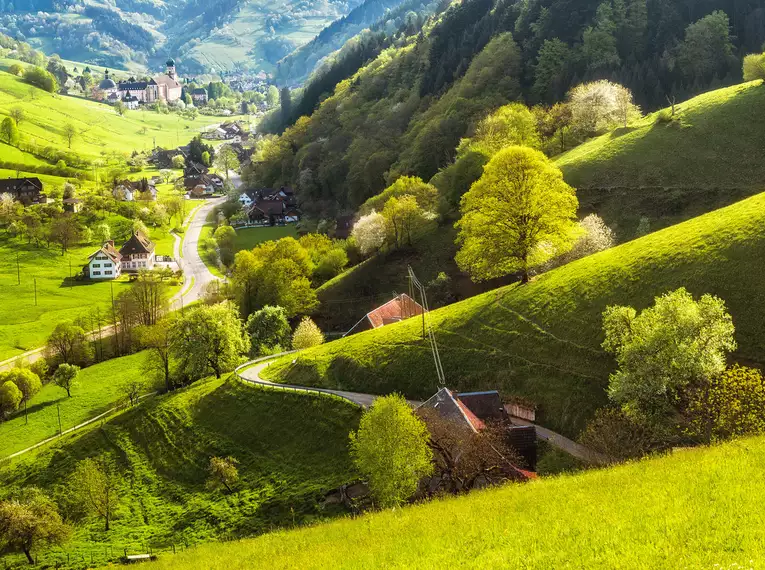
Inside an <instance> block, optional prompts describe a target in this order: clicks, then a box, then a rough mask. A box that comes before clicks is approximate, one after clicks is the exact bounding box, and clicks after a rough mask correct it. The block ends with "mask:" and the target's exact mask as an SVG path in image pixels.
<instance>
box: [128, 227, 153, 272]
mask: <svg viewBox="0 0 765 570" xmlns="http://www.w3.org/2000/svg"><path fill="white" fill-rule="evenodd" d="M120 255H121V256H122V271H123V272H124V273H138V271H140V270H141V269H152V268H153V267H154V263H155V261H156V256H155V254H154V243H153V242H152V241H151V240H150V239H149V238H148V237H146V236H145V235H144V234H143V233H142V232H140V231H138V232H133V235H132V236H130V239H129V240H127V241H126V242H125V245H123V246H122V248H121V249H120Z"/></svg>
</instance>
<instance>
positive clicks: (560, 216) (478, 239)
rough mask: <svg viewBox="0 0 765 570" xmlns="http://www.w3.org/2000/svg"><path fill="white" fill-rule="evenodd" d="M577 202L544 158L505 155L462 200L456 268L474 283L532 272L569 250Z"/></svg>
mask: <svg viewBox="0 0 765 570" xmlns="http://www.w3.org/2000/svg"><path fill="white" fill-rule="evenodd" d="M577 207H578V202H577V199H576V194H575V192H574V189H573V188H571V187H570V186H569V185H568V184H566V183H565V182H564V181H563V175H562V174H561V171H560V170H559V169H558V168H557V167H556V166H555V165H554V164H553V163H552V162H551V161H550V160H549V159H548V158H547V157H545V156H544V155H543V154H542V153H541V152H539V151H536V150H533V149H530V148H524V147H509V148H506V149H504V150H501V151H500V152H498V153H497V154H496V155H494V158H492V159H491V161H490V162H489V163H488V164H487V165H486V167H485V168H484V173H483V176H481V178H480V179H479V180H478V181H477V182H476V183H475V184H473V186H472V187H471V188H470V190H469V191H468V192H467V193H466V194H465V195H464V196H463V197H462V202H461V206H460V208H461V211H462V218H461V219H460V221H459V222H458V223H457V228H458V229H459V235H458V237H457V243H458V244H459V245H460V249H459V251H458V253H457V257H456V261H457V264H458V265H459V266H460V268H461V269H462V270H463V271H466V272H468V273H469V274H470V276H471V277H472V279H473V280H474V281H483V280H486V279H492V278H495V277H502V276H503V275H507V274H509V273H513V272H515V271H520V272H521V278H522V281H523V282H524V283H525V282H527V281H528V280H529V270H530V269H531V268H532V267H534V266H536V265H539V264H541V263H543V262H545V261H547V260H548V259H550V258H551V257H552V256H553V255H554V254H555V253H556V252H558V253H562V252H565V251H567V250H568V249H570V247H571V244H572V243H573V241H574V237H575V236H574V232H575V228H576V223H575V220H576V210H577Z"/></svg>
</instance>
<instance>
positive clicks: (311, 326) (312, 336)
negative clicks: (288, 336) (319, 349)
mask: <svg viewBox="0 0 765 570" xmlns="http://www.w3.org/2000/svg"><path fill="white" fill-rule="evenodd" d="M320 344H324V334H323V333H322V332H321V330H320V329H319V327H317V326H316V323H314V322H313V321H312V320H311V319H310V318H309V317H303V320H302V321H300V324H299V325H298V326H297V328H296V329H295V332H294V334H293V335H292V348H294V349H295V350H302V349H304V348H311V347H312V346H319V345H320Z"/></svg>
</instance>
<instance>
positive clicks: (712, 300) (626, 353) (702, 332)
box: [603, 288, 736, 420]
mask: <svg viewBox="0 0 765 570" xmlns="http://www.w3.org/2000/svg"><path fill="white" fill-rule="evenodd" d="M603 329H604V332H605V336H606V338H605V341H604V342H603V348H605V349H606V350H607V351H608V352H610V353H612V354H613V355H614V356H615V357H616V362H617V364H618V365H619V369H618V370H617V371H616V372H615V373H613V374H612V375H611V377H610V380H609V396H610V398H611V399H612V400H613V401H614V402H616V403H618V404H620V405H622V406H623V407H624V408H625V410H627V411H628V412H630V413H635V414H637V415H641V416H645V417H651V418H656V419H659V420H660V419H662V418H663V417H667V416H668V415H671V414H672V412H673V411H675V410H676V409H677V405H678V398H679V396H680V395H681V392H682V391H683V390H685V389H686V388H688V387H690V386H693V385H703V384H706V383H708V382H710V381H711V380H712V379H713V378H714V377H715V376H717V375H719V374H721V373H722V372H723V371H724V370H725V363H726V356H727V354H728V352H730V351H732V350H734V349H735V348H736V342H735V340H734V339H733V333H734V327H733V320H732V319H731V316H730V315H729V314H728V313H727V311H726V309H725V303H724V302H723V300H722V299H719V298H717V297H714V296H712V295H703V296H702V297H701V298H700V299H699V300H698V301H697V300H695V299H694V298H693V296H692V295H691V294H690V293H689V292H688V291H686V290H685V289H684V288H680V289H677V290H676V291H673V292H671V293H667V294H665V295H662V296H660V297H657V298H656V300H655V303H654V306H653V307H649V308H647V309H645V310H643V311H642V312H641V313H640V314H638V313H637V311H636V310H635V309H633V308H632V307H620V306H611V307H608V308H607V309H606V311H605V313H604V315H603Z"/></svg>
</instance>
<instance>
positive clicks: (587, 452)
mask: <svg viewBox="0 0 765 570" xmlns="http://www.w3.org/2000/svg"><path fill="white" fill-rule="evenodd" d="M295 352H297V351H294V350H293V351H291V352H284V353H282V354H277V355H275V356H267V357H265V358H260V359H257V360H253V361H250V362H247V363H245V364H242V365H241V366H239V367H238V368H237V369H236V375H237V376H238V377H239V378H240V379H242V380H244V381H245V382H249V383H250V384H258V385H261V386H269V387H273V388H282V389H285V390H294V391H296V392H307V393H310V392H314V393H317V392H318V393H322V394H330V395H332V396H337V397H339V398H343V399H344V400H348V401H349V402H352V403H354V404H356V405H357V406H361V407H362V408H368V407H369V406H371V405H372V404H373V403H374V401H375V400H376V399H377V398H379V397H380V396H379V395H375V394H363V393H360V392H346V391H344V390H328V389H325V388H309V387H306V386H293V385H291V384H277V383H275V382H271V381H269V380H265V379H263V378H261V376H260V373H261V372H263V370H264V369H266V368H268V366H269V365H270V364H271V362H273V361H274V360H275V359H276V358H279V357H281V356H285V355H287V354H294V353H295ZM407 401H408V402H409V404H410V405H411V406H412V407H413V408H416V407H418V406H419V405H420V404H421V403H422V402H418V401H416V400H407ZM511 422H512V423H513V424H515V425H533V426H534V427H535V428H536V431H537V437H538V438H539V439H542V440H544V441H546V442H548V443H549V444H550V445H552V446H553V447H557V448H558V449H561V450H563V451H565V452H566V453H568V454H570V455H573V456H574V457H576V458H577V459H580V460H581V461H584V462H585V463H591V464H593V465H604V464H606V463H608V459H607V458H606V457H605V456H603V455H601V454H599V453H596V452H594V451H592V450H591V449H588V448H586V447H584V446H583V445H581V444H579V443H577V442H575V441H573V440H571V439H569V438H567V437H565V436H563V435H561V434H559V433H556V432H554V431H552V430H549V429H547V428H545V427H542V426H540V425H537V424H533V423H531V422H527V421H525V420H522V419H520V418H511Z"/></svg>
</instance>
